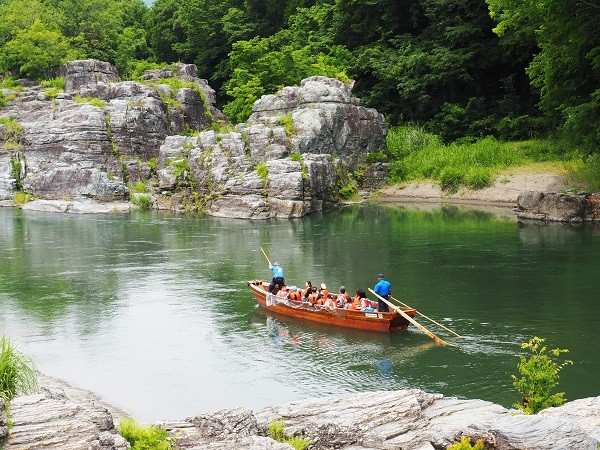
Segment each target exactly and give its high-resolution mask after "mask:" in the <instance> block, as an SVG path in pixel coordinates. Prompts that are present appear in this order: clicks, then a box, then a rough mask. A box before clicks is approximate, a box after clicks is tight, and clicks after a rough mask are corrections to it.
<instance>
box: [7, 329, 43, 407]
mask: <svg viewBox="0 0 600 450" xmlns="http://www.w3.org/2000/svg"><path fill="white" fill-rule="evenodd" d="M36 389H37V380H36V375H35V366H34V364H33V361H32V360H31V359H30V358H28V357H27V356H25V355H24V354H23V353H21V352H19V351H18V350H16V349H15V347H14V346H13V344H12V343H11V341H10V339H8V338H7V337H6V336H2V341H0V397H2V398H3V399H4V400H5V401H6V402H7V403H8V402H10V401H11V400H12V399H13V398H14V397H15V396H16V395H17V394H21V393H22V394H29V393H32V392H34V391H35V390H36Z"/></svg>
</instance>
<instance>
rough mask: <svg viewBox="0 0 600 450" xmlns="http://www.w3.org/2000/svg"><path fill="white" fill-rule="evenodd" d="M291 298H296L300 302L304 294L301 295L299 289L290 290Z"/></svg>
mask: <svg viewBox="0 0 600 450" xmlns="http://www.w3.org/2000/svg"><path fill="white" fill-rule="evenodd" d="M290 300H294V301H297V302H299V301H300V300H302V296H301V295H300V292H298V291H292V292H290Z"/></svg>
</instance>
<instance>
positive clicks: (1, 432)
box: [0, 398, 8, 444]
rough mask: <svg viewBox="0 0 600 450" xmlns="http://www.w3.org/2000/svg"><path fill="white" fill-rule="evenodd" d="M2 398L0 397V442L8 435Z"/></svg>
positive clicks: (6, 418)
mask: <svg viewBox="0 0 600 450" xmlns="http://www.w3.org/2000/svg"><path fill="white" fill-rule="evenodd" d="M5 406H6V405H5V403H4V399H2V398H0V444H2V440H3V439H4V438H5V437H6V436H7V435H8V417H7V416H6V408H5Z"/></svg>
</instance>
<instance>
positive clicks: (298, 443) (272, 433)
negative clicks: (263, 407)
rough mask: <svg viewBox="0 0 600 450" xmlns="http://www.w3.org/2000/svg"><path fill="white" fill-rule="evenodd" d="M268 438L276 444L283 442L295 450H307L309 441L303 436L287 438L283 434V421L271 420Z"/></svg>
mask: <svg viewBox="0 0 600 450" xmlns="http://www.w3.org/2000/svg"><path fill="white" fill-rule="evenodd" d="M268 433H269V437H270V438H271V439H273V440H275V441H277V442H284V443H286V444H290V445H291V446H292V447H294V449H295V450H304V449H305V448H307V447H308V446H309V445H310V444H311V441H310V439H308V438H307V437H304V436H293V437H291V438H288V437H287V435H286V433H285V423H284V422H283V420H273V421H272V422H271V423H270V424H269V431H268Z"/></svg>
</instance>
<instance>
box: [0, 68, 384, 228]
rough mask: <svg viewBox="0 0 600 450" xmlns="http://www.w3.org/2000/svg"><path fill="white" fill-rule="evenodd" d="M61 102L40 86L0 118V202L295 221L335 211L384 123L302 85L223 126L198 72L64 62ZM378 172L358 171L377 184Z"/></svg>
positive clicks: (344, 99) (330, 82) (329, 87)
mask: <svg viewBox="0 0 600 450" xmlns="http://www.w3.org/2000/svg"><path fill="white" fill-rule="evenodd" d="M61 72H62V74H63V75H64V77H65V89H64V92H58V91H57V90H56V89H51V88H43V87H41V86H33V87H25V88H24V89H23V91H22V92H17V91H4V92H3V94H4V95H5V97H6V98H13V99H12V100H11V101H10V102H9V104H8V105H7V106H6V107H5V108H3V109H1V110H0V145H3V146H4V148H5V150H6V151H5V152H2V154H0V200H5V201H6V200H12V199H13V198H14V196H15V194H16V193H17V192H19V191H23V192H25V193H28V194H32V195H33V196H34V198H37V199H46V200H65V201H69V200H71V199H80V198H86V199H93V200H97V201H117V200H123V199H128V198H129V196H130V190H131V188H132V186H134V185H135V190H136V191H140V190H141V191H143V192H141V193H140V192H137V194H136V195H137V197H136V198H137V199H139V197H140V196H144V197H145V198H146V202H147V203H151V204H152V205H153V206H154V207H156V208H159V209H173V210H182V209H203V210H206V211H207V212H208V213H209V214H212V215H215V216H226V217H239V218H258V219H263V218H272V217H300V216H302V215H304V214H307V213H310V212H312V211H315V210H320V209H322V208H323V207H325V206H327V205H330V204H335V203H336V202H338V201H339V194H338V191H339V186H340V184H346V183H348V180H349V176H348V174H349V173H351V172H352V171H357V170H360V171H362V172H364V171H365V167H366V165H365V162H366V161H367V156H368V154H369V153H371V152H375V151H378V150H381V149H384V148H385V133H386V124H385V121H384V119H383V116H382V115H381V114H379V113H377V112H376V111H375V110H372V109H369V108H365V107H362V106H360V101H359V99H357V98H354V97H352V96H351V88H350V86H348V85H346V84H344V83H342V82H340V81H338V80H334V79H330V78H325V77H311V78H309V79H306V80H303V81H302V83H301V84H300V86H298V87H286V88H284V89H282V90H280V91H279V92H277V93H276V94H273V95H266V96H263V97H262V98H261V99H260V100H258V101H257V102H256V103H255V105H254V107H253V113H252V116H251V117H250V118H249V120H248V121H247V122H246V123H243V124H239V125H237V126H235V127H234V126H232V125H230V124H227V123H226V121H225V117H224V116H223V114H222V113H221V112H220V111H219V110H218V109H217V108H216V107H215V106H214V104H215V92H214V90H212V89H211V88H210V86H209V85H208V83H207V82H206V80H202V79H200V78H198V77H197V76H196V67H195V66H194V65H190V64H175V65H173V66H171V67H170V68H168V69H163V70H150V71H146V72H145V73H144V75H143V77H142V80H141V81H118V73H117V71H116V69H115V68H114V67H112V66H111V65H110V64H108V63H104V62H101V61H95V60H84V61H72V62H70V63H67V64H65V65H64V66H63V67H62V70H61ZM378 171H379V172H381V167H380V166H377V167H376V170H372V169H371V168H370V169H369V170H367V171H366V172H367V173H369V174H371V176H372V177H371V179H373V180H377V179H379V180H380V179H381V178H382V177H381V176H378V173H377V172H378Z"/></svg>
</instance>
